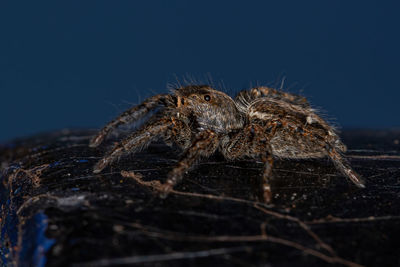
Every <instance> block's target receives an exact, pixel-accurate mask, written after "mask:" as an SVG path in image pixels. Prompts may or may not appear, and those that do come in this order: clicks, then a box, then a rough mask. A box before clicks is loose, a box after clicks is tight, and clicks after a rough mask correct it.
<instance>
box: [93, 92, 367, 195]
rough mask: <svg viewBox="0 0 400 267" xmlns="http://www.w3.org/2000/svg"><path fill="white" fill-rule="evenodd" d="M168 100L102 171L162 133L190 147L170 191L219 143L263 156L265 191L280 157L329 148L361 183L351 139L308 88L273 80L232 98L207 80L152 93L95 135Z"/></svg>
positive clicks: (226, 150) (223, 148) (237, 152)
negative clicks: (287, 88) (279, 85)
mask: <svg viewBox="0 0 400 267" xmlns="http://www.w3.org/2000/svg"><path fill="white" fill-rule="evenodd" d="M156 108H160V111H158V112H157V113H156V114H155V115H153V116H152V117H151V118H150V119H149V121H148V122H147V123H145V124H144V125H143V126H142V127H141V128H140V129H138V130H137V131H135V132H134V133H133V134H131V135H130V136H129V137H127V138H126V139H124V140H122V141H121V142H119V143H117V145H116V146H115V147H114V148H113V149H112V150H110V151H109V152H108V153H107V155H105V156H104V157H103V158H102V159H101V160H100V161H99V162H98V163H97V164H96V165H95V167H94V170H93V172H95V173H98V172H101V171H102V170H103V169H104V168H105V167H106V166H107V165H109V164H110V163H111V162H112V161H114V160H115V159H116V158H118V157H119V156H120V155H122V154H123V153H125V152H135V151H137V150H140V149H142V148H143V147H145V146H146V145H148V144H149V143H150V142H151V141H153V140H155V139H158V138H160V137H162V138H163V139H164V140H165V141H166V142H167V143H176V144H177V145H178V146H180V147H181V148H182V150H183V151H184V152H183V154H182V158H181V159H180V161H179V162H178V164H177V165H176V166H175V167H174V168H173V169H172V171H171V172H170V173H169V175H168V179H167V181H166V183H165V184H164V187H163V196H166V195H167V194H168V192H169V191H171V190H172V188H173V186H174V185H175V184H176V183H178V182H179V181H180V180H181V179H182V178H183V175H184V173H185V172H186V171H187V170H188V169H189V168H190V167H191V166H192V165H193V164H194V163H195V162H196V161H197V160H198V159H199V158H200V157H208V156H210V155H212V154H213V153H214V152H216V151H217V150H218V151H220V152H221V153H222V155H224V157H225V158H227V159H229V160H233V159H239V158H244V157H251V158H255V159H261V160H262V161H263V163H264V169H263V187H262V190H263V197H264V200H265V201H267V202H269V201H270V200H271V196H272V195H271V187H270V179H271V175H272V164H273V158H274V157H275V158H296V159H298V158H320V157H325V156H328V157H329V158H330V159H331V160H332V162H333V163H334V164H335V166H336V168H337V169H338V170H339V171H341V172H342V173H343V174H344V175H345V176H346V177H348V178H349V179H351V181H353V182H354V183H355V184H356V185H357V186H359V187H364V182H363V181H362V179H361V178H360V176H359V175H358V174H357V173H356V172H354V171H353V169H352V168H351V167H350V164H349V163H348V161H347V160H346V159H345V158H344V157H343V156H342V153H343V152H345V149H346V147H345V145H344V144H343V143H342V142H341V141H340V139H339V137H338V135H337V134H336V133H335V130H334V128H333V127H332V126H330V125H329V124H328V123H327V122H326V121H325V120H323V119H322V118H321V117H319V116H318V115H317V114H316V113H315V111H314V110H313V109H312V108H311V107H310V105H309V103H308V101H307V100H306V99H305V98H304V97H301V96H297V95H294V94H289V93H285V92H282V91H278V90H275V89H272V88H267V87H257V88H253V89H251V90H244V91H241V92H239V94H238V95H237V96H236V97H235V99H232V98H231V97H229V96H228V95H227V94H225V93H223V92H220V91H217V90H215V89H212V88H211V87H209V86H207V85H190V86H186V87H182V88H179V89H176V90H174V91H173V92H172V94H160V95H155V96H153V97H150V98H148V99H147V100H145V101H144V102H143V103H141V104H140V105H138V106H135V107H133V108H131V109H129V110H127V111H125V112H124V113H122V114H121V115H120V116H119V117H117V118H116V119H114V120H113V121H111V122H110V123H109V124H107V125H106V126H105V127H104V128H103V129H102V130H101V131H100V132H99V133H98V134H97V135H96V136H95V137H93V139H92V140H91V142H90V146H91V147H96V146H98V145H99V144H100V143H101V142H102V141H103V140H104V138H105V137H106V136H107V135H108V134H109V133H110V132H111V131H112V130H114V129H115V128H116V127H117V126H118V125H121V124H125V123H130V122H134V121H136V120H138V119H140V118H142V117H144V116H145V115H146V114H147V113H149V112H150V111H152V110H154V109H156Z"/></svg>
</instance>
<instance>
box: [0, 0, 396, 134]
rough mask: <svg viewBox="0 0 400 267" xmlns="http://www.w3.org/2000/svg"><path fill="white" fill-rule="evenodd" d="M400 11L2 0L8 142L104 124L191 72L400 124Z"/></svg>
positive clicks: (349, 122) (364, 119)
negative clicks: (284, 92)
mask: <svg viewBox="0 0 400 267" xmlns="http://www.w3.org/2000/svg"><path fill="white" fill-rule="evenodd" d="M399 21H400V19H399V4H395V3H394V2H393V4H389V1H336V0H335V1H204V0H203V1H140V2H139V1H47V2H45V1H1V2H0V90H1V106H0V121H1V124H0V125H1V131H0V140H2V141H5V140H7V139H10V138H13V137H17V136H24V135H28V134H32V133H37V132H41V131H46V130H51V129H59V128H64V127H71V126H73V127H100V126H101V125H102V124H104V123H106V122H107V121H108V120H110V119H111V118H113V117H114V116H115V115H117V114H118V113H119V112H121V111H122V110H124V109H126V108H128V107H129V105H130V103H136V102H138V101H139V100H143V98H144V97H147V96H149V95H151V94H154V93H156V92H165V91H166V90H167V89H166V86H167V83H168V82H174V81H175V76H177V77H178V78H179V79H181V78H182V77H184V76H185V75H187V74H189V75H191V76H193V77H195V78H200V79H202V78H204V77H207V75H208V74H209V75H210V76H211V77H212V78H213V79H214V80H215V81H216V83H217V84H218V82H219V81H221V80H222V81H223V83H224V85H225V87H226V88H227V89H228V91H229V92H231V94H233V93H235V92H236V91H238V90H239V89H243V88H248V87H249V86H251V85H255V84H257V83H259V84H267V85H272V86H274V85H275V86H278V87H279V86H280V82H281V80H282V79H283V77H286V80H285V83H284V88H286V89H287V90H289V91H290V92H294V93H299V92H301V93H302V94H304V95H305V96H307V97H309V98H310V100H311V102H312V103H313V104H314V105H315V106H317V107H321V108H322V109H323V110H324V111H326V113H327V114H328V116H327V117H328V118H335V119H336V122H337V123H338V124H340V125H341V126H343V127H369V128H370V127H373V128H377V127H396V126H400V116H399V110H400V109H399V108H398V102H399V97H400V93H399V90H398V88H399V82H398V75H399V69H400V68H399V67H400V63H399V62H400V61H399V60H400V52H399V47H400V34H399V26H400V23H399Z"/></svg>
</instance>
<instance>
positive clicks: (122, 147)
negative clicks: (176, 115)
mask: <svg viewBox="0 0 400 267" xmlns="http://www.w3.org/2000/svg"><path fill="white" fill-rule="evenodd" d="M173 125H174V123H173V120H172V119H171V118H161V119H159V120H157V121H154V122H152V123H149V124H147V125H145V126H144V127H142V128H141V129H140V130H138V131H136V132H134V133H133V134H132V135H130V136H129V137H127V138H126V139H124V140H122V141H121V142H120V143H118V144H117V145H116V146H115V147H114V148H113V149H112V150H111V151H110V152H108V153H107V155H106V156H105V157H103V158H102V159H101V160H99V161H98V162H97V163H96V165H95V166H94V168H93V173H99V172H101V171H102V170H103V169H104V168H105V167H107V165H109V164H110V163H111V162H113V161H114V160H115V159H116V158H118V157H119V156H121V155H122V154H123V153H124V152H126V151H130V152H135V151H137V150H140V149H141V148H143V147H145V146H147V145H148V144H149V143H150V142H151V141H153V140H154V139H156V138H158V137H160V136H162V135H165V134H166V132H167V131H168V129H169V128H170V127H173Z"/></svg>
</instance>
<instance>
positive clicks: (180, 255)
mask: <svg viewBox="0 0 400 267" xmlns="http://www.w3.org/2000/svg"><path fill="white" fill-rule="evenodd" d="M250 249H251V248H250V247H248V246H240V247H231V248H217V249H209V250H200V251H187V252H186V251H185V252H174V253H167V254H154V255H138V256H132V257H123V258H111V259H101V260H96V261H90V262H83V263H76V264H72V266H110V265H126V264H139V263H149V262H160V261H170V260H180V259H195V258H205V257H211V256H218V255H225V254H230V253H235V252H243V251H248V250H250Z"/></svg>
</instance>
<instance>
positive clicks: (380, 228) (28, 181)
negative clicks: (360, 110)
mask: <svg viewBox="0 0 400 267" xmlns="http://www.w3.org/2000/svg"><path fill="white" fill-rule="evenodd" d="M93 133H94V132H92V131H87V130H74V131H70V130H65V131H60V132H55V133H51V134H45V135H39V136H34V137H32V138H26V139H21V140H16V141H14V142H10V143H8V144H5V145H2V146H1V147H0V160H1V178H0V179H1V184H0V204H1V218H0V220H1V221H0V225H1V233H0V234H1V236H0V263H1V264H3V265H7V266H45V265H46V266H64V265H67V266H118V265H138V266H203V265H204V266H341V265H342V266H360V265H363V266H400V257H399V255H400V201H399V199H400V144H399V142H400V132H399V131H372V130H371V131H355V130H353V131H345V132H344V133H343V134H342V137H343V140H344V142H345V143H346V144H347V145H348V147H349V151H348V153H347V158H348V159H349V161H350V162H351V164H352V166H353V168H354V169H355V170H356V171H357V172H359V173H360V174H361V175H362V176H363V177H364V178H365V179H366V182H367V184H366V186H367V187H366V189H359V188H356V187H355V186H354V185H353V184H352V183H351V182H350V181H348V180H347V179H346V178H344V177H343V176H341V175H340V174H339V173H338V172H337V171H336V170H335V167H334V166H333V164H332V163H331V162H329V161H328V160H327V159H320V160H301V161H300V160H299V161H293V160H277V161H275V163H274V170H273V175H274V180H273V183H272V186H273V190H274V197H273V202H272V204H271V205H265V204H263V203H261V202H259V201H258V199H259V184H260V179H261V173H262V167H263V166H262V163H261V162H256V161H253V160H242V161H235V162H228V161H226V160H224V159H223V158H222V157H221V156H220V155H215V156H212V157H211V158H208V159H203V160H202V161H201V162H200V163H199V164H198V166H197V167H196V168H193V169H192V170H191V171H190V172H189V173H187V174H186V175H185V178H184V180H183V182H182V183H180V184H179V185H178V186H176V188H175V189H174V191H172V192H171V194H170V195H169V196H168V198H166V199H161V198H159V197H158V196H159V188H160V183H162V182H164V181H165V179H166V177H167V174H168V172H169V171H170V170H171V168H172V167H173V166H174V165H175V164H176V163H177V160H178V158H179V151H178V150H177V149H176V148H173V147H168V146H166V145H164V144H161V143H156V144H153V145H151V146H150V147H148V148H147V149H145V150H143V151H142V152H140V153H136V154H135V155H126V156H123V157H121V158H120V159H119V160H118V161H116V162H114V163H113V164H112V165H111V166H110V167H107V168H106V169H104V171H103V172H102V173H99V174H93V173H92V169H93V165H94V164H95V163H96V161H98V160H99V159H100V158H101V156H102V155H104V153H105V151H106V150H107V149H109V148H110V146H112V144H113V141H115V140H108V141H107V142H106V143H105V144H104V145H102V146H100V147H99V148H96V149H93V148H89V147H88V142H89V139H90V137H91V135H92V134H93Z"/></svg>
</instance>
